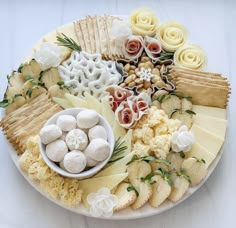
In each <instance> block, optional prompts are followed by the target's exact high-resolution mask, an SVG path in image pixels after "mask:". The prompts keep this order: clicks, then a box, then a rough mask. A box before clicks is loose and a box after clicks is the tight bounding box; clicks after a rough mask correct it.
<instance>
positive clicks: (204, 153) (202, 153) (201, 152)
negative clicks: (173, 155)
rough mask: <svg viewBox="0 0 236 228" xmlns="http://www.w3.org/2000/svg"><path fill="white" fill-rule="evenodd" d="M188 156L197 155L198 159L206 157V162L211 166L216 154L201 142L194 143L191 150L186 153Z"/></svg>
mask: <svg viewBox="0 0 236 228" xmlns="http://www.w3.org/2000/svg"><path fill="white" fill-rule="evenodd" d="M185 156H186V158H191V157H196V158H198V159H204V160H205V162H206V166H207V167H208V166H210V164H211V163H212V162H213V160H214V159H215V157H216V155H215V154H213V153H211V152H209V151H208V149H207V148H205V147H203V146H201V145H200V144H199V143H194V144H193V146H192V148H191V150H190V151H189V152H187V153H185Z"/></svg>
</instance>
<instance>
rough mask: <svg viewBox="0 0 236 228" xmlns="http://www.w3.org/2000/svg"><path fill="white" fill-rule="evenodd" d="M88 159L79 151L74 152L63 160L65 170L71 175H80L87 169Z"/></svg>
mask: <svg viewBox="0 0 236 228" xmlns="http://www.w3.org/2000/svg"><path fill="white" fill-rule="evenodd" d="M86 163H87V161H86V157H85V155H84V154H83V153H82V152H81V151H78V150H73V151H71V152H69V153H67V154H66V155H65V157H64V160H63V165H64V168H65V170H67V171H68V172H70V173H80V172H82V171H83V170H84V169H85V167H86Z"/></svg>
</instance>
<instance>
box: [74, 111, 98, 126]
mask: <svg viewBox="0 0 236 228" xmlns="http://www.w3.org/2000/svg"><path fill="white" fill-rule="evenodd" d="M76 119H77V126H78V127H79V128H85V129H88V128H91V127H93V126H95V125H96V124H97V123H98V121H99V116H98V113H97V112H95V111H94V110H83V111H81V112H80V113H78V115H77V117H76Z"/></svg>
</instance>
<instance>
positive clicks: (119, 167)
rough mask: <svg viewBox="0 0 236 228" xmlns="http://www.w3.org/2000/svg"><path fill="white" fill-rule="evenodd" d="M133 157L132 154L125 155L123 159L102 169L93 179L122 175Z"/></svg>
mask: <svg viewBox="0 0 236 228" xmlns="http://www.w3.org/2000/svg"><path fill="white" fill-rule="evenodd" d="M133 156H134V152H133V153H130V154H128V155H126V156H125V157H124V158H122V159H120V160H118V161H116V162H114V163H113V164H111V165H110V166H108V167H107V168H105V169H103V170H102V171H101V172H99V173H98V174H97V175H95V177H103V176H109V175H114V174H119V173H124V172H125V171H126V168H127V163H128V162H129V161H130V160H131V159H132V157H133Z"/></svg>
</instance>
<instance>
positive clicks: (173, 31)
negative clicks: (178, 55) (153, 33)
mask: <svg viewBox="0 0 236 228" xmlns="http://www.w3.org/2000/svg"><path fill="white" fill-rule="evenodd" d="M157 37H158V38H159V40H160V41H161V44H162V48H163V49H164V50H165V51H169V52H174V51H176V50H177V49H178V48H179V47H181V46H183V45H184V44H185V43H186V41H187V38H188V31H187V29H186V28H185V27H184V26H183V25H181V24H179V23H177V22H175V21H168V22H165V23H163V24H161V25H160V27H159V28H158V31H157Z"/></svg>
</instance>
